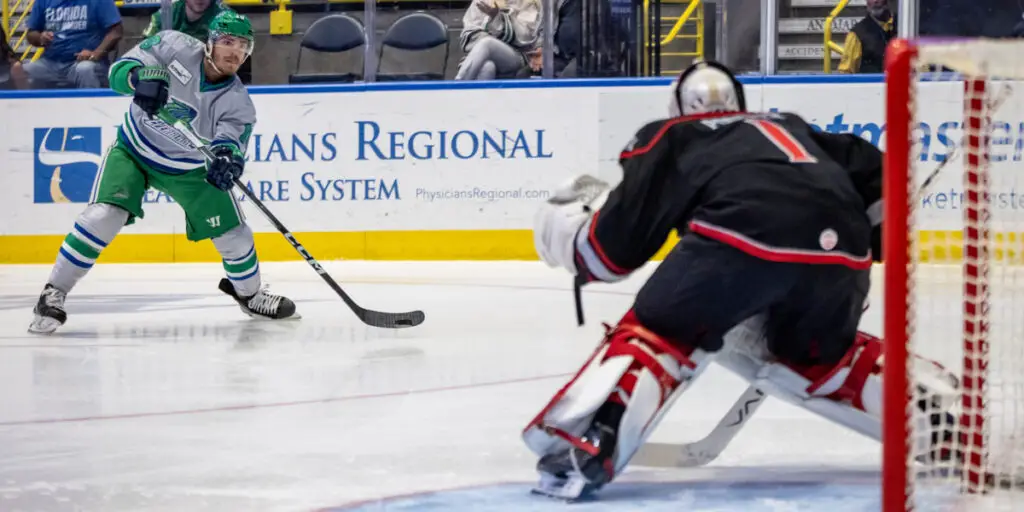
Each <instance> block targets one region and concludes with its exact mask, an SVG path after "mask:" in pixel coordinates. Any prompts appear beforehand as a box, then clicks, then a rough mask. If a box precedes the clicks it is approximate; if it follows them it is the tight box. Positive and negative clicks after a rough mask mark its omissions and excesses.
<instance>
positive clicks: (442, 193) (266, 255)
mask: <svg viewBox="0 0 1024 512" xmlns="http://www.w3.org/2000/svg"><path fill="white" fill-rule="evenodd" d="M744 83H745V92H746V95H747V103H748V107H749V108H750V109H751V110H780V111H793V112H796V113H799V114H801V115H803V116H804V117H805V118H807V119H808V120H809V121H811V122H812V123H814V124H815V125H816V126H818V127H819V128H821V129H823V130H825V131H829V132H836V133H852V134H855V135H858V136H861V137H864V138H866V139H868V140H870V141H872V142H874V143H875V144H878V145H880V146H882V147H884V145H885V116H884V84H883V83H882V82H881V77H879V76H869V75H864V76H853V77H828V76H825V77H803V76H796V77H793V76H790V77H768V78H749V79H744ZM251 91H252V93H253V101H254V103H255V105H256V110H257V113H258V123H257V125H256V126H255V129H254V132H253V135H252V139H251V140H250V143H249V148H248V152H247V160H248V163H247V165H246V174H245V176H244V178H243V181H245V182H247V183H249V185H250V187H251V189H252V190H253V191H254V192H255V193H256V194H257V195H258V196H259V197H260V198H261V200H262V201H263V202H265V203H266V205H267V206H268V207H269V208H270V209H271V210H272V211H273V212H274V213H275V214H276V215H277V216H278V217H279V218H280V220H281V221H282V222H283V223H284V224H285V225H286V226H287V227H288V228H289V229H290V230H292V231H293V232H294V233H295V234H296V237H297V238H298V239H299V240H300V241H301V242H302V243H303V244H304V245H306V247H307V248H308V249H309V250H310V252H311V253H312V254H313V255H314V256H316V257H317V258H321V259H336V258H347V259H382V260H451V259H479V260H494V259H536V254H535V252H534V250H533V239H532V234H531V231H530V229H531V223H532V217H533V214H534V212H535V210H536V207H537V204H538V203H539V202H541V201H543V200H544V198H545V197H546V195H547V194H548V191H550V190H551V189H552V188H553V187H555V186H557V185H558V184H560V183H561V182H563V181H565V180H566V179H568V178H570V177H572V176H575V175H577V174H580V173H591V174H596V175H597V176H599V177H601V178H604V179H606V180H609V181H611V182H617V181H618V179H619V178H618V177H619V175H620V170H619V167H618V165H617V157H618V153H619V151H621V150H622V148H623V147H624V146H626V145H627V143H629V141H630V139H631V138H632V136H633V134H634V132H635V131H636V130H637V129H638V128H639V127H640V126H642V125H643V124H644V123H646V122H649V121H652V120H655V119H658V118H659V117H662V116H664V115H665V113H666V106H667V104H668V97H669V80H667V79H638V80H561V81H543V80H532V81H515V82H493V83H451V82H447V83H425V84H372V85H348V86H346V85H338V86H313V87H276V86H275V87H254V88H252V89H251ZM917 101H918V104H919V105H921V106H922V113H921V115H920V119H921V120H922V123H921V124H920V126H919V127H918V133H919V134H920V135H921V136H920V139H919V140H920V145H919V150H920V165H919V166H918V168H919V173H920V174H922V175H927V174H929V173H931V172H932V170H933V169H935V168H936V166H938V165H939V163H940V162H942V161H943V160H944V159H945V158H946V157H947V156H948V155H950V154H951V153H952V152H953V150H954V148H955V147H956V145H957V144H958V143H959V140H960V137H961V136H962V130H961V125H962V119H963V113H962V111H963V107H962V85H961V82H942V81H936V82H928V83H924V84H922V85H921V87H920V90H919V91H918V95H917ZM129 102H130V99H129V98H126V97H119V96H116V95H114V94H113V93H109V92H94V91H70V92H65V91H54V92H51V91H33V92H27V93H4V92H0V112H3V118H4V120H5V122H4V123H0V162H2V166H0V173H2V180H3V181H2V182H3V184H4V186H3V187H0V200H2V201H3V204H5V205H6V210H7V211H6V215H3V216H0V262H4V263H49V262H52V261H53V258H54V255H55V253H56V249H57V247H59V245H60V243H61V240H62V239H63V237H64V235H65V234H66V233H67V231H68V229H70V228H71V226H72V222H73V220H74V218H75V216H76V215H77V214H78V213H79V212H80V211H81V209H82V208H83V207H84V206H85V204H86V203H87V202H88V200H89V197H90V192H91V189H92V185H93V181H94V178H95V176H96V174H97V172H98V169H99V167H100V164H101V161H102V158H103V153H104V150H105V148H106V147H107V146H108V145H109V144H111V143H112V142H113V141H114V139H115V134H116V130H117V126H118V123H119V122H120V121H121V120H122V119H123V114H124V111H125V109H126V108H127V107H128V105H129ZM200 115H202V114H201V113H200ZM992 126H993V132H992V160H993V173H992V176H993V194H994V195H993V197H992V199H993V210H994V219H995V220H996V222H997V223H1000V222H1004V221H1005V222H1006V223H1007V224H1005V225H999V224H997V226H996V227H997V229H996V231H998V232H999V237H1000V238H999V241H1000V243H1001V244H1008V245H1009V246H1016V245H1018V244H1019V240H1020V238H1019V236H1018V234H1017V233H1016V230H1014V229H1013V228H1012V227H1008V226H1012V225H1013V224H1010V221H1012V220H1014V216H1015V215H1018V214H1019V213H1018V212H1019V211H1021V210H1022V209H1024V196H1021V195H1018V191H1017V188H1016V186H1015V184H1016V174H1017V173H1016V172H1015V171H1016V169H1017V167H1019V166H1020V165H1021V163H1020V162H1021V159H1022V153H1024V100H1021V101H1015V96H1014V95H1012V94H1011V95H1010V96H1009V100H1008V101H1005V102H1004V103H1003V104H1002V106H1001V108H1000V109H999V110H998V111H997V112H996V113H995V115H994V116H993V125H992ZM957 156H959V155H957ZM960 178H961V173H960V167H959V162H958V161H956V160H954V161H953V162H951V163H950V164H949V165H948V166H946V168H945V169H944V170H943V172H942V174H941V175H940V176H939V178H938V180H937V181H936V182H935V184H934V185H933V186H932V187H931V188H930V190H929V192H928V193H927V194H925V195H924V196H923V197H922V198H921V207H920V209H919V211H918V214H917V219H916V222H917V225H918V226H919V227H920V228H921V229H922V230H923V232H922V235H921V237H920V238H921V241H922V242H923V244H922V246H921V247H922V251H923V252H924V253H925V255H926V256H927V257H928V258H929V259H932V260H936V261H950V260H956V259H959V257H960V253H959V251H956V250H954V249H950V245H951V244H950V242H951V241H955V240H956V239H957V238H959V229H960V226H961V225H962V221H961V220H960V219H961V216H962V213H963V212H962V198H961V194H962V185H961V184H960ZM1021 193H1024V192H1021ZM239 196H240V194H239ZM242 203H243V205H244V203H245V201H244V200H243V201H242ZM144 209H145V218H144V219H142V220H140V221H139V222H137V223H136V224H135V225H132V226H129V227H127V228H125V229H124V231H122V234H121V235H120V236H119V237H118V239H117V240H115V242H114V243H113V244H111V246H110V247H109V248H107V250H106V251H105V252H104V253H103V256H102V257H101V261H108V262H182V261H218V260H219V257H218V256H217V254H216V253H215V251H214V250H213V247H212V246H211V244H206V243H201V244H194V243H190V242H187V241H186V240H185V237H184V230H185V220H184V216H183V215H182V213H181V212H180V210H179V208H178V206H177V205H176V204H174V203H173V201H172V200H171V199H170V198H168V197H167V196H165V195H163V194H159V193H157V192H156V191H151V192H150V194H149V195H148V196H147V198H146V201H145V204H144ZM243 209H244V211H245V212H246V213H247V215H248V220H249V221H250V222H251V223H252V225H253V226H254V229H255V230H256V231H257V232H259V234H258V235H257V243H258V247H259V253H260V257H261V258H262V259H264V260H291V259H296V258H297V257H298V256H297V255H296V253H295V252H294V250H293V249H292V248H291V247H290V246H289V245H288V244H287V243H286V242H285V240H284V239H283V237H281V236H280V235H279V234H278V233H277V232H276V231H275V230H274V228H273V227H272V226H271V225H270V224H269V223H268V222H267V221H266V220H265V219H264V218H263V217H262V216H261V215H260V213H259V212H258V211H257V210H256V209H255V208H253V207H252V206H249V205H245V206H243ZM670 242H671V241H670ZM1019 252H1020V251H1016V250H1013V252H1012V254H1010V253H1003V252H1000V253H999V256H1000V257H1003V256H1012V257H1013V258H1014V259H1015V260H1016V259H1019V254H1018V253H1019Z"/></svg>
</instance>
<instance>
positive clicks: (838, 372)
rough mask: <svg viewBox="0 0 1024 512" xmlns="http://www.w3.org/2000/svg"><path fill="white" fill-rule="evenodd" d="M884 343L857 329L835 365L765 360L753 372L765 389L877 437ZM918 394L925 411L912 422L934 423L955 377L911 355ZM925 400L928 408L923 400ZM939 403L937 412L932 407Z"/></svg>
mask: <svg viewBox="0 0 1024 512" xmlns="http://www.w3.org/2000/svg"><path fill="white" fill-rule="evenodd" d="M882 343H883V341H882V340H881V339H879V338H877V337H875V336H872V335H870V334H867V333H864V332H858V333H857V337H856V340H855V341H854V343H853V345H851V346H850V348H849V350H847V352H846V354H845V356H844V357H843V358H842V359H841V360H840V361H839V362H838V363H837V364H834V365H833V364H827V365H798V364H792V363H785V362H773V363H769V364H766V365H765V366H764V367H763V368H761V370H760V371H759V372H758V375H757V383H758V386H759V387H760V388H761V389H762V390H763V391H765V392H767V393H769V394H771V395H773V396H776V397H778V398H782V399H784V400H787V401H789V402H791V403H794V404H796V405H798V406H800V407H803V408H805V409H808V410H811V411H813V412H816V413H818V414H819V415H821V416H824V417H826V418H828V419H830V420H832V421H834V422H837V423H839V424H842V425H844V426H847V427H849V428H851V429H853V430H855V431H857V432H860V433H861V434H864V435H866V436H869V437H872V438H875V439H879V440H880V439H881V417H882V394H883V387H882V362H883V358H882V355H883V349H884V347H883V345H882ZM913 358H914V364H915V367H916V369H917V370H916V371H915V372H914V376H915V379H916V382H915V383H914V384H915V386H916V388H917V395H916V396H917V397H918V398H919V400H920V401H919V403H918V408H917V410H918V411H920V412H921V413H924V412H925V410H926V409H928V410H929V413H928V414H921V415H919V416H917V417H915V421H920V422H923V421H927V422H930V423H931V422H935V421H936V420H937V418H935V417H932V416H931V415H932V414H935V413H938V414H941V415H943V416H945V414H946V413H945V411H946V410H948V409H949V407H951V406H952V405H953V403H954V402H955V400H956V396H957V389H958V387H959V381H958V379H957V378H956V376H955V375H953V374H952V373H950V372H949V371H948V370H946V369H945V368H943V367H942V365H940V364H938V363H936V362H934V361H930V360H927V359H925V358H922V357H919V356H913ZM926 401H927V404H928V405H927V406H926V405H925V402H926ZM935 406H937V407H939V409H938V410H936V409H934V408H933V407H935ZM939 421H945V418H942V419H941V420H939Z"/></svg>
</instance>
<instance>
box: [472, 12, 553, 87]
mask: <svg viewBox="0 0 1024 512" xmlns="http://www.w3.org/2000/svg"><path fill="white" fill-rule="evenodd" d="M540 21H541V3H540V0H507V1H506V0H473V3H472V4H470V6H469V9H466V14H465V15H464V16H463V17H462V34H461V35H460V37H459V42H460V44H461V46H462V50H463V51H464V52H465V53H466V55H465V57H463V59H462V61H461V62H459V70H458V73H457V74H456V75H455V79H456V80H494V79H498V78H514V77H515V76H516V75H517V74H518V73H519V72H520V70H522V69H523V68H524V67H533V66H532V65H531V64H535V62H536V61H535V59H533V60H532V62H531V59H529V57H528V56H529V55H536V52H537V50H538V48H539V47H540Z"/></svg>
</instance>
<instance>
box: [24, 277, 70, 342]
mask: <svg viewBox="0 0 1024 512" xmlns="http://www.w3.org/2000/svg"><path fill="white" fill-rule="evenodd" d="M66 297H67V294H66V293H64V292H62V291H60V290H58V289H57V288H54V287H53V285H50V284H48V285H46V287H45V288H43V293H41V294H40V295H39V300H38V301H37V302H36V307H35V308H33V309H32V313H33V314H34V315H35V318H34V319H33V320H32V323H31V324H29V326H28V332H31V333H34V334H51V333H52V332H53V331H56V330H57V328H58V327H60V326H62V325H64V322H65V321H67V319H68V315H67V313H66V312H65V311H64V299H65V298H66Z"/></svg>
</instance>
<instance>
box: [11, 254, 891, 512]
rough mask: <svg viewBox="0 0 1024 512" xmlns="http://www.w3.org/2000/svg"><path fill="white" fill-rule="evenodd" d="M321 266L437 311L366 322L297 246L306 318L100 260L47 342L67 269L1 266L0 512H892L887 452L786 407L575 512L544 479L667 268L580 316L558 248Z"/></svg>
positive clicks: (689, 405)
mask: <svg viewBox="0 0 1024 512" xmlns="http://www.w3.org/2000/svg"><path fill="white" fill-rule="evenodd" d="M324 266H325V267H326V268H327V269H328V271H329V272H331V273H332V275H334V277H335V278H336V279H337V280H338V281H339V282H340V283H341V284H342V286H343V287H344V288H346V290H348V291H349V293H350V294H351V295H352V296H353V297H354V298H355V300H356V301H358V302H360V303H361V304H362V305H364V306H365V307H369V308H374V309H380V310H387V311H405V310H411V309H422V310H423V311H424V312H425V313H426V318H427V319H426V322H425V323H424V324H422V325H421V326H419V327H416V328H412V329H403V330H382V329H376V328H371V327H366V326H363V325H362V324H361V323H360V322H359V321H358V320H357V319H356V318H355V317H354V316H353V315H352V314H351V313H350V312H349V310H348V309H347V308H346V307H345V305H344V304H343V303H342V302H341V300H340V299H338V298H337V297H336V296H335V295H334V294H333V292H332V291H331V290H330V289H329V288H328V287H327V285H325V284H324V283H323V282H322V281H321V280H320V279H319V277H318V276H317V275H316V274H315V273H314V272H313V271H312V270H311V269H309V268H308V267H307V266H306V265H305V264H304V263H302V262H294V263H291V262H290V263H266V264H263V265H262V268H263V274H264V278H265V280H266V281H267V282H269V283H271V290H272V291H274V292H276V293H281V294H284V295H286V296H288V297H290V298H292V299H293V300H295V302H296V303H297V304H298V309H299V312H300V313H301V314H302V317H303V318H302V319H300V320H293V321H281V322H270V321H255V320H252V319H249V318H248V317H246V316H245V315H243V314H242V313H241V312H240V311H239V309H238V307H237V305H235V304H234V302H233V301H232V300H231V299H230V298H229V297H227V296H226V295H223V294H222V293H220V292H219V291H217V289H216V285H217V281H218V280H219V279H220V277H221V275H222V272H223V270H222V269H221V267H220V266H219V265H217V264H178V265H104V264H100V265H97V266H96V268H95V269H93V271H92V272H91V273H90V274H89V275H88V276H87V277H86V278H85V279H84V280H83V281H82V282H81V283H80V285H79V286H78V287H77V288H76V289H75V290H74V292H73V293H72V294H71V296H70V297H69V298H68V302H67V310H68V315H69V318H68V322H67V324H65V325H64V327H63V328H62V329H61V330H59V331H58V332H57V333H56V334H54V335H52V336H49V337H46V336H35V335H30V334H28V333H27V332H26V328H27V326H28V324H29V321H30V319H31V309H32V306H33V304H34V301H35V300H36V298H37V296H38V294H39V292H40V291H41V289H42V286H43V284H44V283H45V280H46V278H47V276H48V274H49V266H13V265H11V266H0V510H2V511H4V512H13V511H21V510H24V511H65V510H67V511H72V510H74V511H78V510H90V511H92V510H97V511H182V512H198V511H207V510H211V511H212V510H216V511H310V510H376V511H383V510H403V511H404V510H466V511H473V512H477V511H487V510H501V511H505V510H515V511H528V510H560V511H566V510H571V511H576V510H588V511H589V510H602V511H603V510H645V511H657V510H673V511H688V512H689V511H696V510H716V511H725V510H738V511H744V512H755V511H757V512H759V511H775V512H779V511H829V512H845V511H869V510H878V485H879V480H880V477H879V472H878V460H879V453H880V445H879V444H878V443H876V442H874V441H872V440H869V439H866V438H864V437H861V436H859V435H857V434H854V433H851V432H848V431H846V430H844V429H842V428H841V427H837V426H833V425H831V424H829V423H827V422H825V421H824V420H821V419H818V418H816V417H813V416H811V415H809V414H808V413H805V412H803V411H801V410H799V409H796V408H794V407H792V406H789V405H787V404H783V403H781V402H779V401H777V400H774V399H769V400H768V402H767V403H766V404H765V405H764V406H763V407H762V408H761V409H760V411H759V412H758V415H757V418H755V419H754V420H751V422H750V423H749V424H748V425H747V427H746V428H745V430H744V431H743V432H741V433H740V434H739V436H737V438H736V439H735V440H734V441H733V443H732V445H730V447H729V449H728V450H727V451H726V452H724V453H723V455H722V456H721V457H720V458H719V459H718V460H716V461H715V462H714V463H713V464H711V465H710V466H708V467H705V468H698V469H688V470H668V469H653V468H639V467H637V468H632V469H630V470H629V471H627V473H626V474H625V475H623V476H622V477H621V479H620V480H617V481H616V482H614V483H613V484H611V485H609V486H608V487H606V488H605V490H604V491H603V492H602V493H601V494H600V495H599V497H598V499H596V500H592V501H588V502H582V503H577V504H573V505H571V506H569V508H566V505H565V504H563V503H560V502H556V501H552V500H550V499H547V498H541V497H538V496H533V495H531V494H530V493H529V488H530V484H532V483H533V482H534V481H535V472H534V470H533V468H534V464H535V458H534V457H533V456H532V454H531V453H530V452H529V451H528V450H527V449H526V448H525V446H524V445H523V444H522V442H521V441H520V438H519V434H520V431H521V430H522V428H523V427H524V426H525V425H526V423H527V422H528V421H529V420H530V419H531V418H532V417H533V416H534V415H536V413H537V412H539V410H540V409H541V408H542V407H543V406H544V405H545V404H546V403H547V401H548V400H549V399H550V397H551V396H552V395H553V394H554V393H555V391H557V390H558V389H559V388H560V387H561V386H562V385H563V384H564V383H565V382H566V381H567V379H568V377H569V376H570V374H572V373H575V372H576V371H577V370H578V368H579V366H580V365H581V364H582V363H583V362H584V361H585V360H586V358H587V357H588V356H589V355H590V353H591V352H592V350H593V348H594V347H595V346H596V344H597V343H598V342H599V341H600V339H601V336H602V333H603V327H602V326H601V322H608V323H612V324H614V323H615V322H616V321H617V320H618V319H619V317H620V316H621V315H622V314H623V313H624V312H625V311H626V309H627V308H628V307H629V306H630V304H631V300H632V296H633V293H634V292H635V290H637V289H638V288H639V287H640V285H641V284H642V283H643V280H644V279H645V278H646V277H647V276H648V275H649V274H650V271H651V270H652V268H645V269H642V270H641V271H640V272H638V273H637V274H636V275H634V276H633V277H632V278H630V279H629V280H627V281H625V282H623V283H618V284H616V285H594V286H593V287H590V288H588V289H587V290H586V291H585V292H584V301H585V304H586V313H587V325H586V326H584V327H577V326H576V325H575V316H574V310H573V303H572V294H571V293H570V281H571V279H570V277H569V276H567V274H565V273H564V272H559V271H555V270H551V269H548V268H546V267H544V266H543V265H542V264H540V263H535V262H508V263H504V262H500V263H499V262H446V263H404V262H326V263H325V264H324ZM876 288H877V287H876ZM873 295H874V296H875V297H877V295H876V294H873ZM873 303H874V304H880V300H878V299H877V298H876V299H875V300H873ZM864 327H866V328H868V329H869V330H873V331H875V332H877V328H878V327H879V312H878V307H877V306H876V307H875V308H872V310H869V312H868V314H867V316H866V318H865V322H864ZM745 387H746V385H745V383H743V382H741V381H740V380H739V379H738V378H736V377H734V376H733V375H731V374H729V373H726V372H725V371H724V370H720V369H718V368H712V369H711V370H709V371H708V372H707V373H706V374H705V375H704V376H703V377H702V378H701V379H700V380H699V381H698V382H697V383H696V384H695V385H694V386H693V387H692V388H691V390H689V391H688V392H687V393H686V394H685V395H684V396H683V398H681V399H680V400H679V401H678V402H677V403H676V405H675V406H674V408H673V410H672V411H671V413H669V414H668V415H667V416H666V419H665V421H664V422H663V423H662V424H661V425H660V427H659V428H658V430H657V431H656V432H655V433H654V434H653V436H652V438H651V440H652V441H659V442H683V441H687V440H693V439H696V438H699V437H702V436H703V435H705V434H706V433H707V432H708V431H709V430H710V429H711V427H712V426H713V425H714V424H715V423H717V422H718V420H719V419H721V417H722V415H723V413H724V412H725V409H726V408H727V407H728V406H729V405H730V404H731V403H732V402H733V400H734V399H735V398H736V397H737V396H738V395H739V394H740V393H741V392H742V390H743V389H744V388H745Z"/></svg>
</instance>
